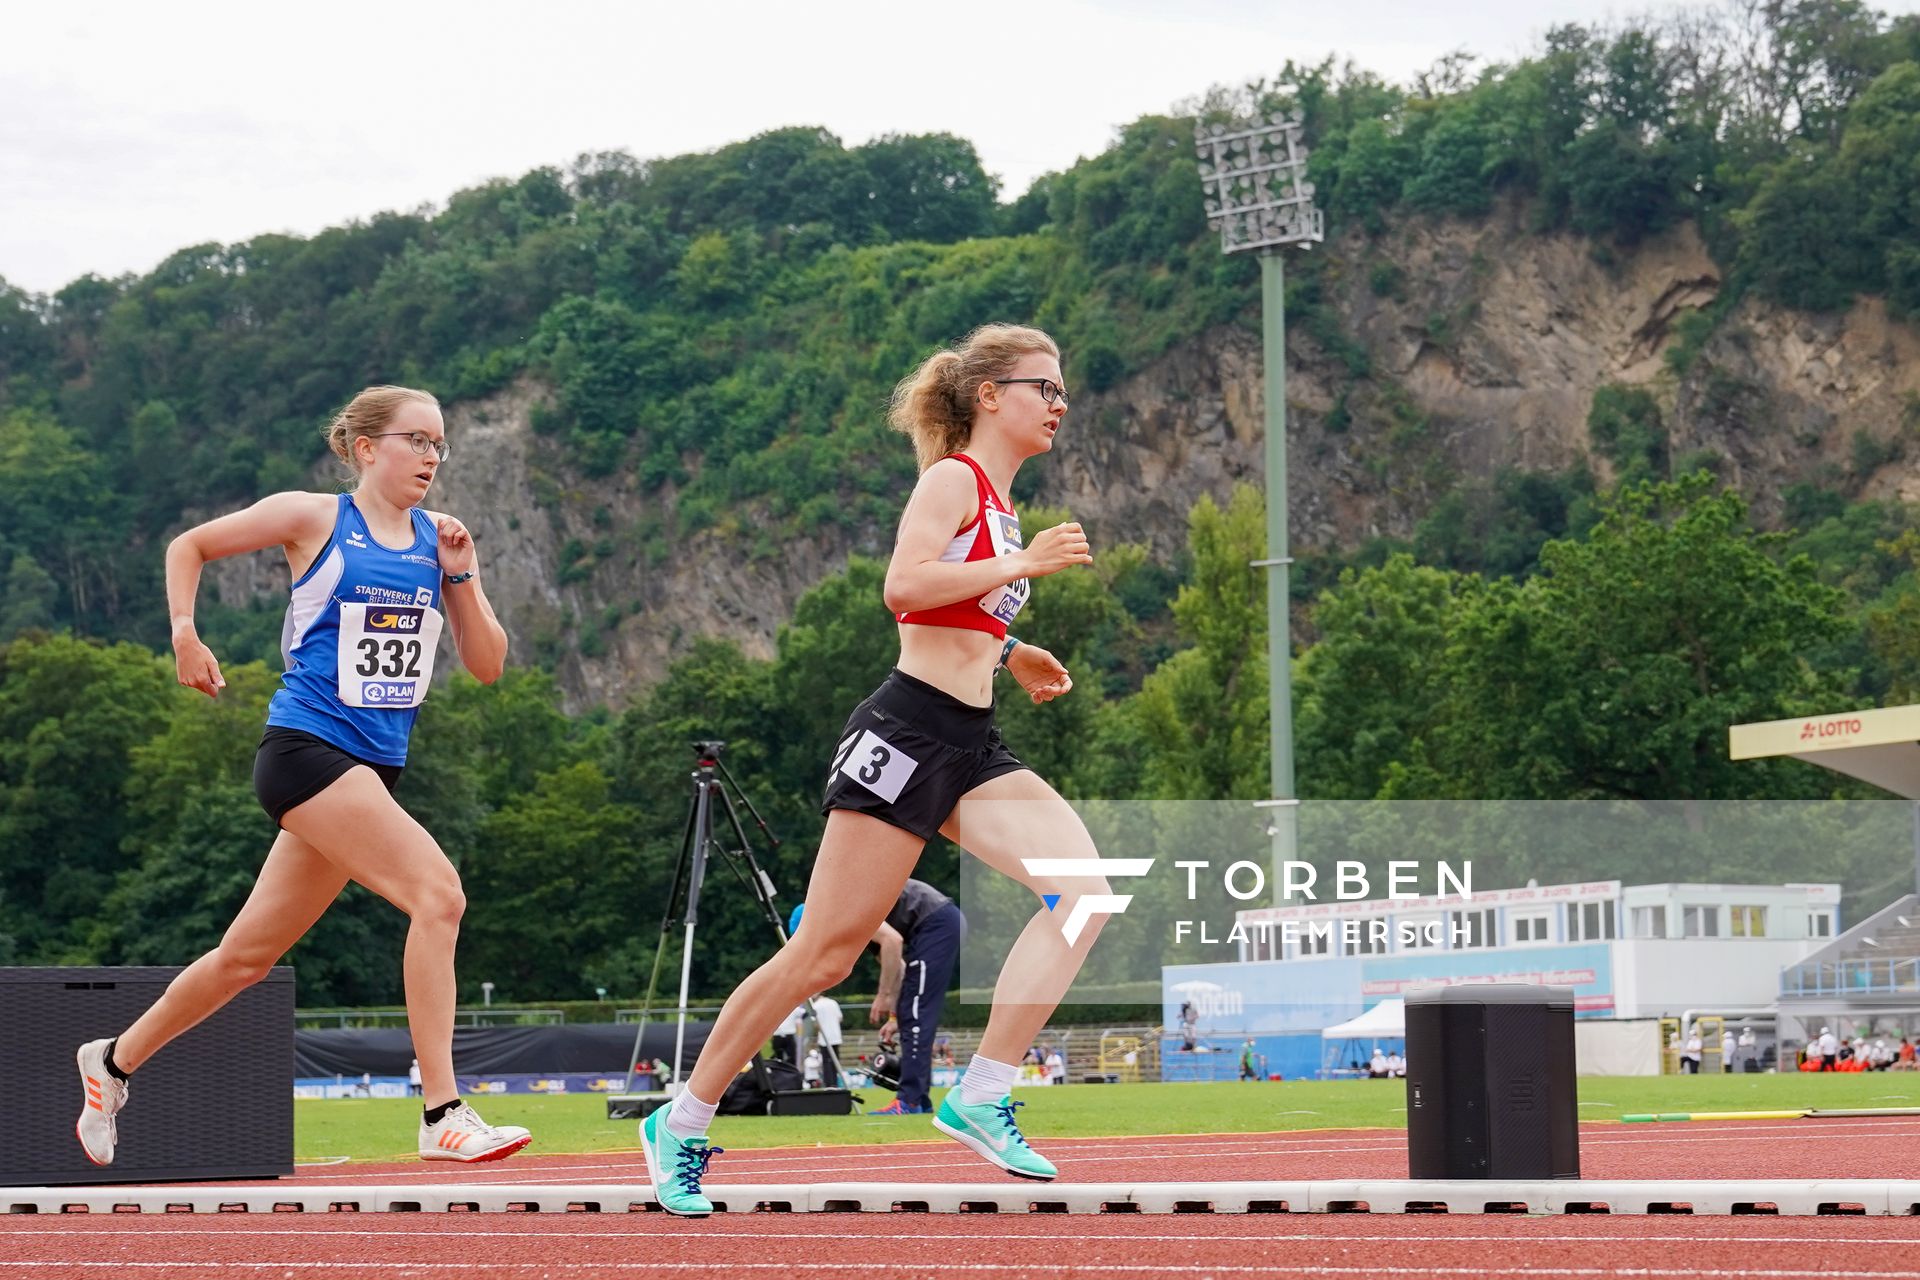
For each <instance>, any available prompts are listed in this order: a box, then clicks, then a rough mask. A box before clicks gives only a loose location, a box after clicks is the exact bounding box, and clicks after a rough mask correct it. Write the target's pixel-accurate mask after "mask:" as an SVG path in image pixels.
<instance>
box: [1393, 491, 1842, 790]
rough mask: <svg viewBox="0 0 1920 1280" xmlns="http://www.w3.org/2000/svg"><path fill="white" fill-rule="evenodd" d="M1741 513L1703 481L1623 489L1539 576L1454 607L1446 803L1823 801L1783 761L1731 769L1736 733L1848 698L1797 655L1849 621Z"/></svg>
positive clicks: (1813, 783)
mask: <svg viewBox="0 0 1920 1280" xmlns="http://www.w3.org/2000/svg"><path fill="white" fill-rule="evenodd" d="M1746 516H1747V509H1746V503H1745V502H1744V500H1742V499H1741V498H1740V496H1739V495H1738V494H1736V493H1733V492H1731V491H1727V492H1714V491H1713V489H1712V482H1711V481H1710V480H1709V479H1708V478H1707V477H1705V476H1694V477H1691V478H1689V479H1686V480H1682V481H1677V482H1672V483H1664V484H1653V485H1642V486H1638V487H1635V488H1631V489H1627V490H1624V491H1622V492H1620V493H1619V494H1617V495H1616V496H1615V497H1614V498H1613V499H1612V500H1611V502H1609V503H1607V504H1604V505H1603V507H1602V517H1601V520H1600V523H1599V524H1598V525H1597V526H1595V528H1594V530H1593V532H1592V533H1591V535H1589V537H1588V538H1587V539H1585V540H1584V541H1581V542H1573V541H1565V542H1556V543H1553V544H1550V545H1549V546H1548V547H1547V548H1546V549H1545V550H1544V551H1543V552H1542V554H1541V561H1542V567H1543V572H1542V573H1541V574H1540V575H1539V576H1537V577H1535V578H1532V579H1530V580H1529V581H1528V582H1527V583H1526V584H1524V585H1523V586H1511V585H1508V584H1504V583H1496V584H1490V585H1489V586H1488V587H1486V588H1485V589H1483V590H1481V591H1478V592H1472V593H1468V594H1467V595H1466V596H1465V597H1463V600H1462V607H1461V608H1460V609H1459V610H1458V611H1457V613H1456V616H1455V623H1454V625H1453V627H1452V629H1451V633H1450V635H1449V639H1448V644H1447V648H1446V652H1445V668H1446V681H1447V685H1448V696H1447V706H1446V709H1445V719H1444V731H1443V732H1441V733H1439V734H1437V735H1436V738H1435V742H1436V746H1437V750H1436V751H1435V754H1434V760H1435V770H1434V775H1435V776H1437V778H1438V779H1439V780H1440V781H1439V785H1440V786H1441V787H1443V788H1444V789H1445V791H1446V793H1447V794H1452V795H1462V796H1484V797H1514V798H1522V799H1547V798H1588V797H1593V798H1649V799H1660V798H1673V799H1679V798H1691V799H1719V798H1737V797H1744V796H1755V795H1781V796H1786V795H1794V794H1806V793H1813V794H1818V793H1820V791H1821V790H1822V787H1821V784H1820V783H1819V782H1818V781H1817V780H1815V779H1811V778H1808V777H1807V776H1806V775H1805V773H1804V772H1803V771H1797V770H1795V769H1794V768H1792V767H1791V766H1789V765H1785V764H1783V763H1782V762H1777V761H1776V762H1766V763H1757V764H1756V763H1750V762H1738V763H1736V762H1734V761H1731V760H1729V759H1728V758H1727V740H1726V731H1727V726H1728V725H1731V724H1739V723H1745V722H1748V721H1755V720H1769V719H1778V718H1782V717H1787V716H1793V715H1799V714H1805V713H1809V712H1813V711H1816V710H1832V709H1833V708H1834V707H1835V706H1836V705H1839V704H1840V700H1841V699H1842V698H1843V697H1844V690H1845V687H1846V673H1841V672H1833V671H1817V670H1815V669H1813V668H1812V667H1811V666H1810V665H1809V663H1808V662H1807V659H1806V655H1807V654H1808V653H1809V652H1816V651H1818V650H1820V649H1821V648H1823V647H1825V646H1828V645H1830V644H1832V643H1833V641H1834V640H1835V638H1836V637H1837V636H1838V635H1839V634H1840V632H1841V631H1842V629H1843V628H1844V626H1845V625H1846V624H1845V621H1844V618H1843V615H1842V613H1841V611H1840V610H1841V604H1842V600H1841V596H1840V594H1839V593H1838V592H1837V591H1835V590H1833V589H1832V588H1829V587H1826V586H1823V585H1821V584H1819V583H1818V582H1817V581H1815V580H1814V576H1813V573H1812V566H1811V564H1810V563H1809V562H1807V561H1805V560H1804V559H1800V560H1795V561H1790V562H1788V563H1785V564H1782V563H1781V562H1780V561H1779V559H1778V558H1777V557H1776V556H1775V554H1773V545H1774V540H1773V539H1772V538H1770V537H1769V536H1768V535H1762V534H1759V533H1756V532H1754V531H1753V529H1752V528H1751V526H1749V525H1748V523H1747V519H1746ZM1423 785H1424V784H1423Z"/></svg>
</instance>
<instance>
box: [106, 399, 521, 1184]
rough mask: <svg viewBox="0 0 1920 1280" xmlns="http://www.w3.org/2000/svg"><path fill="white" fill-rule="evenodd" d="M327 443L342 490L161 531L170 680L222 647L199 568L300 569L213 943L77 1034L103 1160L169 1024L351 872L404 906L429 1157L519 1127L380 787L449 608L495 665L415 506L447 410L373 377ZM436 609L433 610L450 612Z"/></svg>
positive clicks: (501, 1153)
mask: <svg viewBox="0 0 1920 1280" xmlns="http://www.w3.org/2000/svg"><path fill="white" fill-rule="evenodd" d="M327 439H328V443H329V444H330V445H331V446H332V448H333V451H334V452H335V453H336V454H338V455H339V457H340V458H341V460H342V461H344V462H345V463H346V464H347V465H348V466H349V467H351V468H352V469H353V472H354V475H355V476H356V478H357V483H356V485H355V487H354V490H353V492H352V493H343V494H324V493H276V494H274V495H273V496H272V497H269V498H263V499H261V500H260V501H259V502H256V503H255V504H254V505H253V506H251V507H248V508H247V509H246V510H244V511H238V512H235V513H234V514H232V515H226V516H221V517H220V518H219V519H217V520H209V521H208V522H207V523H205V524H202V525H197V526H195V527H194V528H192V529H189V530H187V531H186V532H185V533H183V534H181V535H180V536H179V537H177V538H175V539H174V540H173V542H172V543H171V544H170V545H169V546H168V547H167V605H168V610H169V612H170V613H171V614H172V617H173V651H174V657H175V661H176V664H177V667H178V672H179V678H180V683H181V684H183V685H185V686H187V687H188V688H190V689H198V690H199V691H200V692H202V693H204V694H206V695H207V696H208V697H218V696H219V693H220V690H221V689H222V688H223V687H225V684H226V681H225V680H224V679H222V678H221V675H220V664H219V662H218V661H216V660H215V658H214V656H213V653H212V651H211V650H209V649H208V648H207V646H206V645H205V644H203V643H202V642H201V640H200V637H199V636H198V635H197V634H196V633H195V631H194V625H193V602H194V597H195V595H196V594H197V593H198V591H199V586H200V571H201V569H202V567H203V566H204V565H206V563H207V562H208V561H210V560H218V559H220V558H222V557H223V556H233V555H241V554H244V553H246V552H249V551H261V550H264V549H266V548H268V547H276V546H277V547H280V548H283V549H284V550H285V552H286V556H287V567H288V569H289V570H290V571H291V573H292V575H293V590H292V600H291V602H290V603H289V604H288V606H287V619H286V624H285V627H284V629H283V631H282V635H281V647H282V650H283V655H284V657H285V659H286V674H285V676H283V677H282V679H281V687H280V688H279V690H278V691H276V692H275V693H274V695H273V701H272V703H271V704H270V706H269V708H268V711H267V729H266V733H265V735H264V736H263V737H262V738H261V740H260V750H259V753H258V754H257V755H256V756H255V757H254V765H253V784H254V791H255V793H256V794H257V795H258V796H259V798H260V803H261V806H262V807H263V808H265V809H266V811H267V813H268V815H269V816H270V817H272V818H273V820H274V822H275V823H276V824H278V826H279V827H280V834H279V836H278V837H277V838H276V839H275V840H274V842H273V847H272V848H271V849H270V850H269V851H268V853H267V859H266V863H265V865H263V866H262V867H261V869H260V875H259V878H258V879H257V880H256V881H255V883H254V887H253V892H252V894H251V895H250V896H249V897H248V899H247V902H246V905H245V906H243V907H242V908H241V909H240V914H239V915H238V916H237V917H236V918H235V919H234V922H233V924H232V925H231V926H229V927H228V929H227V933H226V936H225V937H223V938H222V939H221V940H220V945H219V946H218V947H216V948H214V949H213V950H212V951H209V952H208V953H207V954H206V955H204V956H201V957H200V958H199V959H198V960H196V961H194V962H193V963H192V964H191V965H189V966H187V968H186V969H185V970H184V971H183V972H182V973H181V974H180V976H179V977H177V978H175V979H174V980H173V982H172V983H171V984H170V985H169V986H168V987H167V989H166V991H165V992H164V993H162V995H161V996H160V998H159V999H158V1000H157V1001H155V1002H154V1004H153V1006H152V1007H151V1008H150V1009H148V1010H147V1011H146V1012H145V1013H143V1014H141V1015H140V1017H139V1019H138V1020H136V1021H135V1022H134V1024H133V1025H132V1026H131V1027H128V1028H127V1029H126V1030H125V1031H123V1032H121V1033H120V1035H119V1036H118V1037H115V1038H112V1039H104V1040H94V1041H91V1042H89V1043H87V1044H84V1045H82V1046H80V1050H79V1055H78V1057H79V1064H80V1077H81V1084H82V1088H83V1089H84V1091H85V1095H86V1096H85V1104H84V1106H83V1107H82V1109H81V1112H80V1121H79V1125H78V1132H79V1136H80V1143H81V1145H82V1146H83V1147H84V1148H85V1149H86V1153H87V1158H88V1159H90V1160H92V1161H93V1162H94V1163H95V1164H99V1165H105V1164H111V1163H112V1162H113V1155H114V1147H115V1144H116V1142H117V1140H118V1133H117V1130H116V1126H115V1121H114V1117H115V1116H116V1115H117V1114H118V1113H119V1111H120V1109H121V1108H122V1107H124V1106H125V1105H126V1102H127V1079H128V1077H129V1076H131V1075H132V1074H133V1073H134V1072H135V1071H136V1070H138V1069H139V1067H140V1066H141V1065H142V1064H143V1063H145V1062H146V1061H147V1059H148V1058H151V1057H152V1056H153V1055H154V1054H155V1053H156V1052H158V1051H159V1049H160V1048H161V1047H162V1046H163V1045H165V1044H166V1043H167V1042H168V1041H170V1040H172V1039H173V1038H174V1037H175V1036H178V1035H179V1034H180V1033H181V1032H183V1031H185V1030H187V1029H188V1028H189V1027H192V1026H194V1025H195V1024H197V1023H199V1022H200V1021H201V1020H202V1019H203V1018H205V1017H207V1016H208V1015H209V1014H211V1013H213V1012H214V1011H215V1010H216V1009H219V1008H220V1007H221V1006H222V1005H224V1004H226V1003H227V1001H229V1000H231V999H232V998H233V997H234V995H235V994H237V993H238V992H239V991H240V990H241V989H242V988H244V987H246V986H248V985H250V984H252V983H255V982H258V981H259V980H260V979H261V978H262V977H264V976H266V973H267V970H268V969H270V968H271V967H272V966H273V964H274V963H275V962H276V961H277V960H279V959H280V957H281V956H282V955H284V954H286V952H287V950H288V948H290V947H292V946H293V944H294V943H295V942H297V941H299V940H300V938H301V936H302V935H304V934H305V933H306V932H307V930H308V929H310V928H312V927H313V924H314V922H315V921H316V920H318V919H319V918H320V916H321V914H322V913H323V912H325V911H326V909H327V907H328V906H329V905H330V904H331V903H332V902H333V900H334V899H335V898H337V897H339V896H340V891H341V890H342V889H343V888H345V887H346V884H347V882H348V881H349V880H356V881H358V882H359V883H361V884H363V885H365V886H366V887H367V888H369V889H371V890H373V892H375V893H377V894H379V895H380V896H381V897H383V898H385V899H386V900H387V901H388V902H391V903H392V904H393V905H394V906H396V907H398V908H400V910H401V911H403V912H405V913H406V915H407V917H408V921H409V923H408V927H407V943H406V956H405V961H404V974H405V981H406V994H407V1021H408V1024H409V1026H410V1027H411V1029H412V1032H413V1046H414V1052H415V1054H416V1055H417V1056H418V1058H419V1061H420V1083H421V1091H422V1102H423V1105H424V1106H425V1108H426V1109H425V1111H424V1112H423V1114H422V1116H421V1121H420V1129H419V1139H420V1145H419V1151H420V1157H421V1159H423V1160H457V1161H462V1162H469V1163H470V1162H473V1161H479V1160H498V1159H501V1158H502V1157H505V1156H510V1155H512V1154H513V1153H514V1152H516V1151H518V1150H520V1149H521V1148H522V1147H524V1146H526V1145H527V1143H528V1142H530V1141H532V1137H531V1135H529V1134H528V1132H527V1131H526V1130H525V1129H521V1128H517V1127H512V1126H506V1127H495V1126H493V1125H489V1124H487V1123H486V1122H485V1121H484V1120H482V1119H481V1118H480V1117H479V1116H478V1115H477V1114H475V1113H474V1111H473V1108H471V1107H469V1106H467V1105H466V1104H465V1103H464V1102H462V1101H461V1100H460V1096H459V1090H458V1088H457V1086H456V1085H455V1083H454V1076H453V1009H454V998H455V992H454V978H453V950H454V943H455V940H456V939H457V938H458V936H459V931H460V916H461V913H462V912H463V911H464V910H465V908H466V899H465V897H464V896H463V895H462V893H461V890H460V875H459V873H458V872H457V871H455V870H454V867H453V864H452V863H451V862H449V861H448V860H447V856H446V854H444V853H442V852H441V851H440V846H439V845H438V844H436V843H434V839H433V837H432V836H430V835H428V834H427V832H426V830H425V829H424V828H422V827H421V826H420V824H419V823H417V822H415V821H414V820H413V819H412V818H410V817H408V816H407V813H406V811H405V810H404V809H402V808H401V807H400V806H399V805H398V804H396V803H395V802H394V799H393V796H392V794H391V792H392V790H393V787H394V784H395V782H397V781H398V780H399V777H400V771H401V768H402V766H404V765H405V764H406V762H407V739H408V736H409V734H410V733H411V731H412V729H413V720H414V716H415V714H416V713H417V709H418V708H419V706H420V703H421V700H422V699H423V698H425V697H426V695H427V689H428V685H429V684H430V682H431V681H432V678H433V660H434V650H435V645H436V643H437V642H438V640H439V638H440V631H441V627H442V624H443V621H444V622H445V624H447V625H449V626H451V628H452V630H453V642H454V648H455V649H456V650H457V651H458V653H459V655H460V661H461V663H462V664H464V665H465V666H466V668H467V670H469V671H471V672H472V673H473V674H474V675H475V676H477V677H478V678H479V679H480V680H482V681H483V682H486V683H489V684H490V683H492V682H493V681H494V680H497V679H499V677H500V672H501V669H502V666H503V665H504V664H505V662H506V657H507V634H506V632H505V631H504V630H502V629H501V626H500V623H499V621H498V620H497V619H496V618H495V617H494V616H493V607H492V606H491V605H490V604H488V603H487V597H486V594H485V592H483V591H482V590H481V589H480V580H479V578H478V577H477V576H476V575H477V573H478V572H479V563H478V560H477V558H476V555H475V551H474V545H473V538H472V536H471V535H470V534H468V532H467V529H466V527H465V526H464V525H462V524H461V523H460V522H459V521H458V520H455V519H454V518H453V517H452V516H448V515H441V514H439V513H437V512H431V511H426V510H423V509H422V508H421V507H420V505H419V504H420V503H421V501H423V500H424V499H425V498H426V496H427V490H428V489H429V488H431V487H432V485H433V480H434V476H435V474H436V472H437V471H438V469H439V467H440V464H441V463H442V462H444V461H446V458H447V453H448V449H447V429H446V425H445V423H444V422H442V420H441V417H440V404H439V402H438V401H437V400H435V399H434V398H433V397H432V396H431V395H428V394H427V393H426V392H424V391H414V390H411V389H409V388H406V387H369V388H368V389H366V390H365V391H362V392H361V393H360V394H359V395H357V396H355V397H354V398H353V400H352V401H351V402H350V403H349V404H348V405H347V407H346V408H345V409H343V410H341V411H340V413H339V414H338V415H337V416H336V417H335V418H334V420H333V423H332V425H331V426H330V427H329V428H328V432H327ZM443 613H444V619H443Z"/></svg>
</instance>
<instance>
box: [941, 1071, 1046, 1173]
mask: <svg viewBox="0 0 1920 1280" xmlns="http://www.w3.org/2000/svg"><path fill="white" fill-rule="evenodd" d="M1026 1105H1027V1104H1026V1103H1024V1102H1015V1101H1014V1100H1013V1095H1012V1094H1007V1095H1006V1096H1005V1097H1003V1098H1001V1099H1000V1101H998V1102H985V1103H981V1104H980V1105H978V1106H968V1105H967V1104H966V1103H964V1102H962V1101H961V1100H960V1090H959V1088H958V1086H956V1087H954V1088H952V1089H949V1090H947V1096H946V1097H945V1098H943V1099H941V1102H940V1110H939V1113H938V1114H936V1115H935V1116H934V1117H933V1127H934V1128H936V1129H938V1130H939V1131H940V1132H942V1133H944V1134H946V1135H947V1136H948V1137H950V1138H956V1139H958V1140H959V1141H961V1142H963V1143H965V1144H966V1145H967V1146H969V1147H972V1148H973V1149H974V1150H975V1151H978V1152H979V1153H980V1154H981V1155H983V1156H985V1157H986V1158H987V1159H988V1160H989V1161H990V1162H991V1163H993V1164H996V1165H999V1166H1000V1167H1001V1168H1002V1169H1005V1170H1006V1171H1007V1172H1008V1173H1010V1174H1012V1175H1013V1176H1014V1177H1016V1178H1032V1179H1033V1180H1034V1181H1036V1182H1051V1181H1052V1180H1053V1179H1054V1178H1056V1177H1058V1176H1059V1173H1060V1171H1059V1170H1058V1169H1056V1168H1054V1167H1053V1164H1052V1162H1051V1161H1049V1160H1047V1159H1046V1158H1045V1157H1044V1156H1042V1155H1041V1154H1040V1153H1039V1152H1037V1151H1035V1150H1034V1149H1033V1148H1032V1147H1030V1146H1028V1145H1027V1139H1026V1135H1024V1134H1022V1133H1021V1132H1020V1126H1019V1125H1018V1124H1016V1123H1015V1122H1014V1119H1013V1111H1014V1108H1015V1107H1024V1106H1026Z"/></svg>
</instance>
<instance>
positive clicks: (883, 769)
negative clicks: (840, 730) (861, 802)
mask: <svg viewBox="0 0 1920 1280" xmlns="http://www.w3.org/2000/svg"><path fill="white" fill-rule="evenodd" d="M836 763H838V765H839V768H840V772H841V773H844V774H846V775H847V776H848V777H849V778H852V779H853V780H854V781H855V782H857V783H859V784H860V785H861V786H863V787H865V788H866V789H867V790H869V791H871V792H873V794H875V795H877V796H879V797H880V798H881V799H882V800H885V801H886V802H887V803H888V804H892V803H893V802H894V801H896V800H898V799H899V798H900V789H901V788H902V787H905V786H906V785H907V779H908V778H911V777H912V776H913V771H914V770H915V769H918V768H919V767H920V762H919V761H918V760H915V759H914V758H913V757H912V756H910V755H908V754H907V753H906V752H904V751H902V750H901V749H900V748H898V747H896V746H894V745H893V744H892V743H890V742H887V741H885V740H884V739H882V738H880V737H878V736H877V735H875V734H874V732H873V731H872V730H871V729H869V730H867V731H866V732H864V733H862V734H861V735H860V736H859V737H858V738H855V739H854V740H853V742H852V744H851V745H850V746H843V747H842V748H841V750H840V759H839V760H838V761H837V762H836Z"/></svg>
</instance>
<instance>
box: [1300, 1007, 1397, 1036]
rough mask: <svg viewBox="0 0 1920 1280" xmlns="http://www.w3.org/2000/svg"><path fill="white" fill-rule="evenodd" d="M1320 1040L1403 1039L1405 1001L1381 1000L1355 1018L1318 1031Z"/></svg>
mask: <svg viewBox="0 0 1920 1280" xmlns="http://www.w3.org/2000/svg"><path fill="white" fill-rule="evenodd" d="M1320 1038H1321V1039H1322V1040H1404V1039H1406V1038H1407V1002H1406V1001H1405V1000H1399V999H1395V1000H1382V1001H1381V1002H1380V1003H1379V1004H1377V1005H1375V1006H1373V1008H1371V1009H1369V1010H1367V1011H1366V1012H1365V1013H1363V1014H1361V1015H1360V1016H1359V1017H1357V1018H1352V1019H1349V1020H1348V1021H1346V1022H1343V1023H1341V1024H1340V1025H1339V1026H1337V1027H1328V1028H1327V1029H1326V1030H1325V1031H1322V1032H1321V1033H1320Z"/></svg>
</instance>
